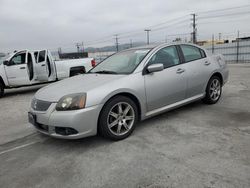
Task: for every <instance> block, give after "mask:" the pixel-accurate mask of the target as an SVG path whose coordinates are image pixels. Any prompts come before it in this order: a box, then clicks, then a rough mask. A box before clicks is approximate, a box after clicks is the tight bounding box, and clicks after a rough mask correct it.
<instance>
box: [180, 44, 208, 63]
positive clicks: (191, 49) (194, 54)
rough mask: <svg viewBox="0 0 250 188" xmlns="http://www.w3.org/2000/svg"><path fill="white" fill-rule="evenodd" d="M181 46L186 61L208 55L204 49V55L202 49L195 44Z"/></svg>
mask: <svg viewBox="0 0 250 188" xmlns="http://www.w3.org/2000/svg"><path fill="white" fill-rule="evenodd" d="M180 46H181V50H182V52H183V55H184V58H185V61H186V62H189V61H194V60H197V59H201V58H204V57H203V55H204V56H206V55H205V52H204V51H203V50H202V51H203V52H204V54H203V55H202V53H201V49H200V48H197V47H195V46H191V45H180Z"/></svg>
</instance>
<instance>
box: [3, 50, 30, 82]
mask: <svg viewBox="0 0 250 188" xmlns="http://www.w3.org/2000/svg"><path fill="white" fill-rule="evenodd" d="M4 69H5V73H6V76H7V79H8V82H9V85H10V86H22V85H28V84H30V79H29V71H28V66H27V53H26V52H20V53H17V54H15V55H14V56H13V57H12V58H11V59H10V60H9V63H8V65H5V66H4Z"/></svg>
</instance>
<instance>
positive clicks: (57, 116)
mask: <svg viewBox="0 0 250 188" xmlns="http://www.w3.org/2000/svg"><path fill="white" fill-rule="evenodd" d="M55 106H56V104H55V103H53V104H52V105H51V106H50V108H49V109H48V110H47V111H46V112H44V113H42V112H37V111H34V110H33V109H31V110H30V112H29V113H31V114H32V115H34V117H35V123H33V125H34V127H35V128H36V129H37V130H38V131H39V132H41V133H43V134H46V135H49V136H52V137H56V138H63V139H79V138H84V137H88V136H92V135H96V133H97V123H98V116H99V113H100V111H101V108H102V106H101V105H96V106H92V107H88V108H85V109H82V110H73V111H56V110H55ZM66 128H67V129H68V128H70V129H74V130H75V132H76V133H74V134H69V135H65V134H62V133H61V132H59V131H58V130H59V129H60V130H64V129H66Z"/></svg>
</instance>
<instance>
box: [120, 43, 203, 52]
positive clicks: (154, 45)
mask: <svg viewBox="0 0 250 188" xmlns="http://www.w3.org/2000/svg"><path fill="white" fill-rule="evenodd" d="M181 44H182V45H191V46H196V47H198V48H201V49H203V48H202V47H201V46H198V45H196V44H193V43H186V42H175V43H174V42H173V43H154V44H150V45H143V46H137V47H134V48H129V49H126V50H122V51H127V50H141V49H150V50H152V49H154V48H157V47H161V46H162V47H164V46H171V45H181ZM203 50H204V49H203Z"/></svg>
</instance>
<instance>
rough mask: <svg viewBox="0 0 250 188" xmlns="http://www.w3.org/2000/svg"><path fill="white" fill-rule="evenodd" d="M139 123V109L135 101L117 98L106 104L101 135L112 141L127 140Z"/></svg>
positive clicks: (101, 117) (100, 119)
mask: <svg viewBox="0 0 250 188" xmlns="http://www.w3.org/2000/svg"><path fill="white" fill-rule="evenodd" d="M137 122H138V109H137V106H136V104H135V103H134V101H133V100H131V99H130V98H128V97H125V96H116V97H114V98H112V99H111V100H110V101H108V102H107V104H105V106H104V107H103V110H102V111H101V114H100V118H99V123H98V128H99V133H100V134H101V135H102V136H103V137H106V138H109V139H111V140H122V139H125V138H127V137H128V136H129V135H130V134H131V133H132V132H133V130H134V129H135V126H136V123H137Z"/></svg>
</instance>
